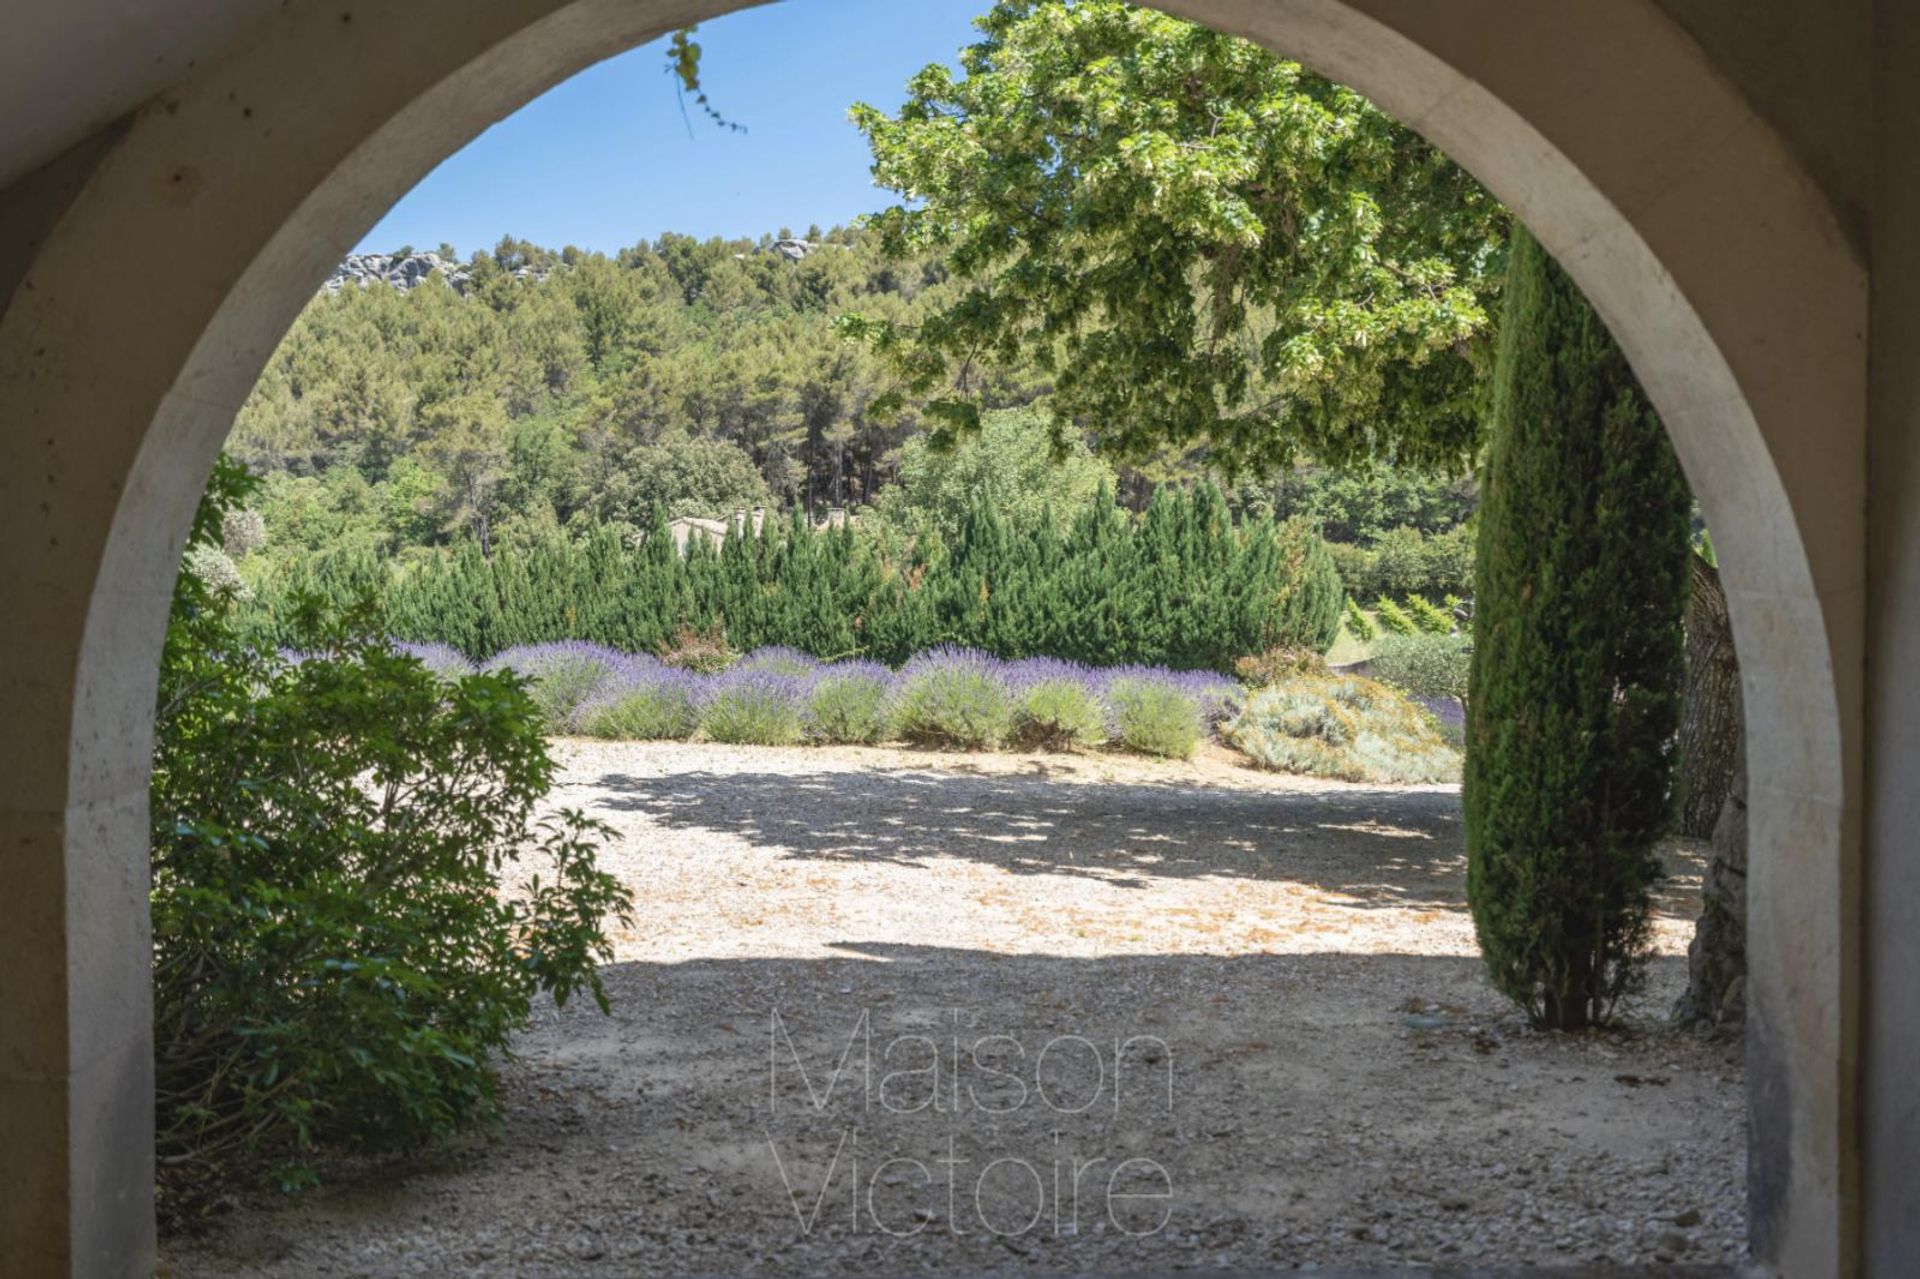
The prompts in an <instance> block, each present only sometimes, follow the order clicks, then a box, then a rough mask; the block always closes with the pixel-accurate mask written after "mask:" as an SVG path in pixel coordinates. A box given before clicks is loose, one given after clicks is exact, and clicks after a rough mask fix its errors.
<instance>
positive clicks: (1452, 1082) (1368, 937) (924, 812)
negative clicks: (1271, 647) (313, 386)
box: [163, 742, 1744, 1277]
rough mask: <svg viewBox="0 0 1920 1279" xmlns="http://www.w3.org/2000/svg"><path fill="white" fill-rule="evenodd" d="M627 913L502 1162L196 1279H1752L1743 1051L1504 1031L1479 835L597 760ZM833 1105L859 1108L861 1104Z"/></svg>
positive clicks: (414, 1164)
mask: <svg viewBox="0 0 1920 1279" xmlns="http://www.w3.org/2000/svg"><path fill="white" fill-rule="evenodd" d="M561 753H562V756H563V758H564V760H565V764H566V773H565V778H564V785H563V787H562V789H561V791H560V792H559V793H558V794H557V795H556V797H555V798H556V802H557V803H559V804H564V805H567V806H572V807H579V808H584V809H587V810H588V811H590V812H592V813H594V814H595V815H597V816H599V817H601V818H603V819H605V820H606V821H608V822H609V823H611V824H612V825H613V826H615V827H616V828H617V829H618V831H619V838H618V840H617V842H616V843H615V844H614V845H613V846H612V847H610V848H609V849H608V850H607V852H606V854H605V860H606V864H607V865H608V866H609V867H611V868H612V869H614V870H615V871H617V872H618V873H619V874H620V875H621V876H622V877H623V878H625V879H626V880H627V882H628V883H630V884H631V885H632V886H633V888H634V890H635V893H636V897H637V900H638V902H639V906H640V909H639V912H638V918H637V920H636V924H635V926H634V927H633V928H632V929H631V930H628V931H626V932H624V933H623V934H622V935H621V936H620V938H619V954H618V958H617V962H616V963H615V964H613V965H612V967H611V968H610V969H609V970H608V972H607V974H606V975H607V981H608V985H609V988H610V990H611V993H612V996H613V999H614V1011H613V1015H612V1016H611V1017H601V1016H600V1015H599V1014H598V1013H597V1012H595V1011H593V1010H592V1009H591V1008H578V1007H575V1008H569V1009H566V1010H564V1011H556V1010H551V1009H549V1010H545V1011H543V1012H542V1014H541V1016H540V1018H539V1020H538V1022H537V1024H536V1025H535V1026H534V1027H532V1028H531V1029H530V1030H529V1031H528V1033H527V1034H526V1035H525V1036H524V1037H523V1038H522V1040H521V1042H520V1045H519V1053H520V1056H519V1060H518V1061H516V1062H515V1063H513V1064H512V1065H511V1066H509V1067H508V1068H507V1071H506V1076H505V1100H506V1104H507V1109H508V1118H507V1120H506V1122H505V1125H504V1129H503V1131H501V1132H499V1133H497V1134H495V1135H493V1136H492V1137H491V1138H489V1139H475V1140H473V1141H470V1142H467V1143H464V1144H462V1145H461V1146H459V1147H457V1148H453V1149H449V1150H444V1151H440V1152H436V1153H434V1154H433V1155H431V1156H429V1157H424V1158H416V1159H413V1160H410V1161H406V1162H403V1163H385V1164H366V1163H351V1162H342V1163H339V1164H337V1165H334V1166H331V1167H329V1168H327V1169H326V1170H325V1173H326V1176H327V1178H328V1183H327V1186H326V1188H324V1189H322V1190H320V1191H318V1192H315V1193H312V1194H309V1195H307V1196H305V1197H303V1198H301V1199H299V1200H295V1201H291V1202H288V1201H282V1200H277V1199H272V1198H266V1197H263V1198H261V1199H259V1200H257V1201H252V1202H248V1203H243V1204H237V1205H235V1206H234V1208H233V1211H231V1212H230V1213H228V1214H227V1215H225V1216H223V1217H221V1218H219V1219H218V1220H217V1222H216V1224H215V1225H214V1226H213V1227H212V1228H211V1229H209V1230H208V1231H207V1232H205V1233H203V1234H201V1235H198V1236H196V1237H191V1238H185V1237H183V1238H176V1239H172V1240H169V1241H168V1242H167V1243H166V1246H165V1249H164V1252H165V1259H166V1260H165V1267H164V1269H163V1273H165V1274H170V1275H173V1276H188V1275H240V1274H245V1275H271V1276H289V1277H291V1276H308V1275H356V1276H358V1275H367V1276H382V1277H385V1276H401V1275H436V1276H437V1275H514V1276H575V1275H587V1276H591V1275H602V1274H604V1275H609V1276H612V1275H626V1274H633V1273H638V1272H642V1271H645V1272H648V1273H672V1274H688V1273H693V1274H699V1273H709V1274H718V1273H753V1274H766V1275H810V1274H821V1273H830V1272H831V1273H860V1274H882V1273H908V1272H916V1273H927V1272H935V1273H952V1274H978V1273H988V1272H992V1273H999V1272H1009V1271H1018V1272H1032V1273H1048V1272H1062V1271H1085V1272H1095V1271H1100V1272H1118V1271H1134V1270H1147V1269H1162V1270H1165V1269H1189V1268H1207V1269H1213V1268H1236V1269H1275V1268H1287V1267H1291V1266H1301V1265H1320V1266H1335V1265H1387V1264H1427V1263H1431V1264H1443V1265H1446V1264H1468V1263H1471V1262H1473V1261H1476V1260H1481V1259H1494V1258H1497V1259H1500V1260H1503V1261H1533V1262H1538V1263H1543V1264H1554V1263H1572V1262H1584V1261H1600V1260H1612V1261H1617V1262H1650V1261H1678V1262H1687V1263H1715V1262H1726V1261H1731V1260H1735V1259H1737V1257H1738V1256H1739V1247H1740V1243H1739V1241H1740V1240H1741V1239H1742V1238H1743V1236H1744V1219H1743V1215H1742V1209H1741V1200H1742V1194H1743V1174H1742V1169H1743V1166H1744V1147H1743V1137H1742V1115H1743V1109H1744V1097H1743V1090H1742V1081H1741V1075H1740V1066H1739V1052H1738V1046H1737V1044H1731V1043H1728V1042H1725V1041H1721V1040H1713V1039H1705V1038H1701V1037H1697V1036H1694V1035H1692V1034H1687V1033H1681V1032H1678V1031H1675V1030H1672V1029H1670V1028H1668V1027H1666V1026H1665V1025H1664V1024H1663V1020H1662V1017H1661V1014H1662V1012H1663V1010H1664V1009H1665V1008H1666V1007H1668V1006H1669V1005H1670V1003H1671V1002H1672V999H1673V997H1674V995H1675V994H1676V993H1677V991H1678V988H1679V986H1680V984H1681V983H1682V981H1683V980H1684V976H1685V960H1684V958H1683V952H1684V947H1685V942H1686V940H1687V938H1688V936H1689V935H1690V930H1691V924H1690V920H1691V917H1692V914H1693V911H1694V909H1695V906H1696V899H1695V894H1696V893H1697V889H1698V882H1699V865H1698V860H1697V857H1696V856H1694V854H1693V853H1692V852H1691V850H1687V849H1674V850H1671V851H1670V854H1669V858H1670V864H1671V866H1672V869H1673V871H1674V878H1673V879H1672V880H1671V881H1670V882H1669V885H1668V891H1667V892H1666V894H1665V895H1664V896H1663V897H1662V899H1661V902H1660V912H1661V920H1660V925H1659V930H1658V932H1659V942H1660V949H1661V955H1660V957H1659V958H1658V959H1657V960H1656V961H1655V964H1654V969H1653V974H1652V980H1651V983H1650V986H1649V989H1648V991H1647V992H1646V994H1645V996H1643V998H1642V999H1641V1001H1640V1002H1639V1003H1638V1005H1637V1006H1636V1007H1635V1008H1634V1009H1632V1010H1630V1012H1631V1014H1632V1016H1630V1018H1629V1021H1628V1023H1627V1025H1626V1027H1625V1028H1623V1029H1622V1030H1619V1031H1616V1032H1612V1033H1609V1034H1608V1035H1606V1036H1603V1037H1580V1038H1568V1037H1560V1036H1551V1035H1538V1034H1534V1033H1532V1032H1530V1031H1529V1030H1528V1029H1527V1028H1526V1026H1525V1025H1524V1023H1523V1022H1520V1021H1518V1020H1516V1019H1515V1018H1514V1017H1513V1016H1512V1015H1511V1014H1510V1013H1509V1011H1508V1009H1507V1008H1506V1006H1505V1005H1504V1004H1503V1003H1502V1002H1501V1001H1500V1000H1499V999H1498V998H1497V997H1496V996H1495V995H1494V994H1493V993H1492V992H1491V990H1490V989H1489V988H1488V987H1487V985H1486V982H1485V980H1484V979H1483V978H1482V976H1481V973H1480V970H1479V965H1478V961H1477V960H1476V959H1475V958H1474V950H1473V933H1472V926H1471V922H1470V920H1469V919H1468V917H1467V914H1466V911H1465V904H1464V899H1463V883H1462V874H1463V857H1462V849H1461V834H1460V816H1459V801H1458V796H1457V794H1456V793H1455V791H1454V790H1453V789H1452V788H1447V787H1406V788H1378V787H1358V786H1348V785H1341V784H1334V783H1319V782H1309V781H1304V780H1302V779H1298V778H1284V777H1277V776H1273V775H1269V774H1261V773H1255V772H1251V771H1248V770H1245V769H1242V768H1240V767H1238V766H1237V765H1236V764H1234V763H1233V762H1232V757H1230V756H1228V755H1226V754H1225V753H1206V754H1203V756H1202V757H1201V758H1200V759H1198V760H1196V761H1195V762H1193V763H1188V764H1169V763H1160V762H1149V761H1142V760H1134V759H1125V758H1117V757H1110V756H1086V757H1059V756H1027V755H978V756H966V755H940V754H932V753H925V752H912V753H907V752H898V751H890V750H878V749H876V750H864V749H796V750H774V749H755V748H738V747H719V746H702V745H647V744H604V743H587V742H568V743H563V744H562V746H561ZM836 1067H838V1068H839V1069H838V1074H837V1075H836V1073H835V1072H836Z"/></svg>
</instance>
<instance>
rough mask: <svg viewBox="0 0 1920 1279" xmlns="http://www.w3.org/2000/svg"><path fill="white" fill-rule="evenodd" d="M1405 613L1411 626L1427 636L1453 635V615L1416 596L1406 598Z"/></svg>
mask: <svg viewBox="0 0 1920 1279" xmlns="http://www.w3.org/2000/svg"><path fill="white" fill-rule="evenodd" d="M1407 612H1408V613H1409V614H1411V615H1412V617H1413V624H1414V625H1415V626H1416V627H1417V628H1418V629H1419V630H1421V631H1423V632H1424V633H1426V634H1428V635H1451V634H1453V614H1451V613H1449V612H1447V611H1446V610H1445V609H1442V608H1439V607H1437V606H1436V605H1434V604H1432V603H1431V602H1429V601H1428V600H1426V599H1424V598H1422V597H1421V596H1418V595H1409V596H1407Z"/></svg>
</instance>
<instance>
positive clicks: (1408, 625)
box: [1373, 595, 1420, 635]
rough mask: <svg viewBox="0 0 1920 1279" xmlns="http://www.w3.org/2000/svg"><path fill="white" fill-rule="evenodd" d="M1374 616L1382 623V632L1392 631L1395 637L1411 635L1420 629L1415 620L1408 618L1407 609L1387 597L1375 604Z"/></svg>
mask: <svg viewBox="0 0 1920 1279" xmlns="http://www.w3.org/2000/svg"><path fill="white" fill-rule="evenodd" d="M1373 616H1374V618H1375V619H1376V620H1377V621H1378V622H1379V623H1380V627H1381V629H1382V630H1386V631H1391V632H1392V633H1393V634H1395V635H1411V634H1413V633H1414V632H1415V631H1417V630H1419V629H1420V628H1419V627H1418V626H1415V625H1414V624H1413V619H1412V618H1411V617H1408V616H1407V613H1406V610H1405V609H1403V608H1401V607H1400V606H1399V605H1398V604H1396V603H1394V602H1393V601H1392V600H1391V599H1389V598H1388V597H1386V596H1385V595H1382V596H1381V597H1380V598H1379V599H1377V600H1375V601H1374V602H1373Z"/></svg>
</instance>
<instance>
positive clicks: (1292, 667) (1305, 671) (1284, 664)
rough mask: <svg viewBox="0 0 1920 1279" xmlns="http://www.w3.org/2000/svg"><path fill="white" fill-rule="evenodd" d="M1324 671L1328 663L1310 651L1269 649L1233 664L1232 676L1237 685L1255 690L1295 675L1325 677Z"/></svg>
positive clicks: (1322, 657) (1303, 649)
mask: <svg viewBox="0 0 1920 1279" xmlns="http://www.w3.org/2000/svg"><path fill="white" fill-rule="evenodd" d="M1326 669H1327V659H1326V658H1325V657H1324V656H1322V655H1321V654H1319V653H1316V652H1314V651H1313V650H1312V649H1310V648H1270V649H1268V650H1267V651H1266V652H1264V653H1255V654H1254V655H1253V656H1251V657H1243V658H1241V659H1240V660H1239V661H1237V662H1235V663H1234V664H1233V673H1234V674H1235V675H1238V676H1239V677H1240V682H1241V683H1243V684H1248V685H1251V686H1252V687H1254V688H1260V687H1263V686H1265V685H1267V684H1274V683H1278V682H1279V681H1281V680H1284V679H1290V678H1292V677H1293V676H1295V675H1319V674H1324V673H1325V672H1326Z"/></svg>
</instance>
